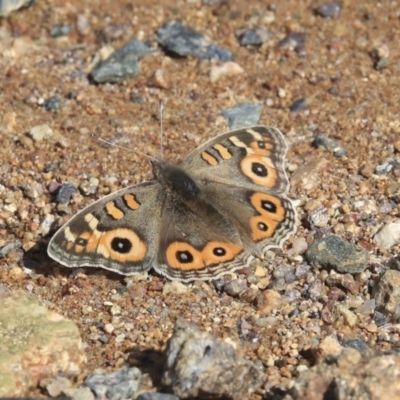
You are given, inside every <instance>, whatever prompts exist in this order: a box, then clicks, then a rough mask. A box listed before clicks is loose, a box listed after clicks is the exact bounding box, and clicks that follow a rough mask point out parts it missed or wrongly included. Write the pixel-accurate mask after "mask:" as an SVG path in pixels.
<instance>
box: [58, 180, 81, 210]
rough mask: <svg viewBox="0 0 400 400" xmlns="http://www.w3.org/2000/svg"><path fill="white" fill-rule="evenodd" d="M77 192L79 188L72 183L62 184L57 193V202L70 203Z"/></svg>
mask: <svg viewBox="0 0 400 400" xmlns="http://www.w3.org/2000/svg"><path fill="white" fill-rule="evenodd" d="M75 193H78V189H77V188H76V187H75V186H74V185H73V184H72V183H69V182H66V183H64V184H62V185H61V186H60V188H59V189H58V191H57V194H56V198H55V200H56V203H59V204H64V205H65V204H68V203H69V202H70V200H71V197H72V196H73V195H74V194H75Z"/></svg>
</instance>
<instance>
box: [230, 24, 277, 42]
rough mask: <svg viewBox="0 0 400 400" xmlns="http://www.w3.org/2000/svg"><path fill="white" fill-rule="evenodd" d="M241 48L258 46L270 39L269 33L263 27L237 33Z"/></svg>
mask: <svg viewBox="0 0 400 400" xmlns="http://www.w3.org/2000/svg"><path fill="white" fill-rule="evenodd" d="M237 37H238V40H239V43H240V45H241V46H260V45H262V44H263V43H265V42H267V41H268V40H270V39H271V38H272V35H271V33H270V32H268V31H267V30H266V29H265V28H263V27H258V28H249V29H241V30H240V31H239V32H237Z"/></svg>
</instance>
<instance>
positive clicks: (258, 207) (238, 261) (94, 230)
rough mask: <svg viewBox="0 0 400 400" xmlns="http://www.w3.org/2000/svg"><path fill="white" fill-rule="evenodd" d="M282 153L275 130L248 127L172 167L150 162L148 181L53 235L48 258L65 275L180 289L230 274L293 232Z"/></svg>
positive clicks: (95, 207)
mask: <svg viewBox="0 0 400 400" xmlns="http://www.w3.org/2000/svg"><path fill="white" fill-rule="evenodd" d="M286 151H287V145H286V142H285V140H284V138H283V136H282V134H281V133H280V131H279V130H277V129H276V128H272V127H266V126H256V127H251V128H245V129H240V130H237V131H233V132H228V133H226V134H223V135H220V136H217V137H216V138H214V139H211V140H209V141H208V142H206V143H204V144H203V145H201V146H200V147H198V148H197V149H196V150H194V151H193V152H192V153H190V154H189V155H188V157H187V158H186V159H185V160H184V161H183V162H182V163H181V164H180V165H175V164H172V163H170V162H167V161H165V160H158V159H154V160H152V166H153V173H154V177H155V180H154V181H150V182H144V183H141V184H139V185H134V186H130V187H128V188H126V189H122V190H120V191H118V192H116V193H112V194H110V195H108V196H106V197H105V198H103V199H100V200H98V201H97V202H95V203H94V204H92V205H90V206H88V207H87V208H85V209H84V210H82V211H81V212H79V213H78V214H77V215H76V216H74V217H73V218H72V219H71V220H70V221H68V222H67V223H66V224H65V225H64V226H63V227H62V228H61V229H60V230H59V231H58V232H57V233H56V234H55V236H54V237H53V238H52V240H51V241H50V243H49V248H48V253H49V255H50V256H51V257H52V258H54V259H55V260H56V261H58V262H60V263H61V264H63V265H66V266H68V267H80V266H90V267H101V268H105V269H109V270H113V271H116V272H118V273H121V274H124V275H132V274H135V273H138V272H143V271H147V270H149V269H150V268H151V267H154V269H155V270H156V271H157V272H159V273H161V274H163V275H165V276H167V277H169V278H171V279H176V280H182V281H190V280H193V279H214V278H217V277H219V276H221V275H223V274H225V273H228V272H231V271H234V270H235V269H238V268H240V267H243V266H245V265H248V264H249V262H250V261H251V260H252V259H253V258H254V257H259V258H262V257H263V255H264V254H265V252H266V250H268V249H269V248H271V247H280V246H281V245H282V243H283V241H284V240H285V239H286V238H287V237H288V236H289V235H290V234H292V233H293V231H294V230H295V227H296V211H295V208H294V206H293V204H292V202H291V201H290V200H289V199H288V198H287V197H286V192H287V190H288V187H289V183H288V180H287V177H286V174H285V171H284V158H285V155H286Z"/></svg>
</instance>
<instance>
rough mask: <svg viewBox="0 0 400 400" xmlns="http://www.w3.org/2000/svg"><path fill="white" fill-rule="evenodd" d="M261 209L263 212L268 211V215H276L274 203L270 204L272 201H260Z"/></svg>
mask: <svg viewBox="0 0 400 400" xmlns="http://www.w3.org/2000/svg"><path fill="white" fill-rule="evenodd" d="M261 207H262V208H263V209H264V210H265V211H268V212H270V213H274V214H275V213H276V210H277V209H276V205H275V204H274V203H272V201H268V200H261Z"/></svg>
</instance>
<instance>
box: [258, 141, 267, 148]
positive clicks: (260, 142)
mask: <svg viewBox="0 0 400 400" xmlns="http://www.w3.org/2000/svg"><path fill="white" fill-rule="evenodd" d="M257 146H258V148H259V149H265V142H263V141H262V140H259V141H258V142H257Z"/></svg>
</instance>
